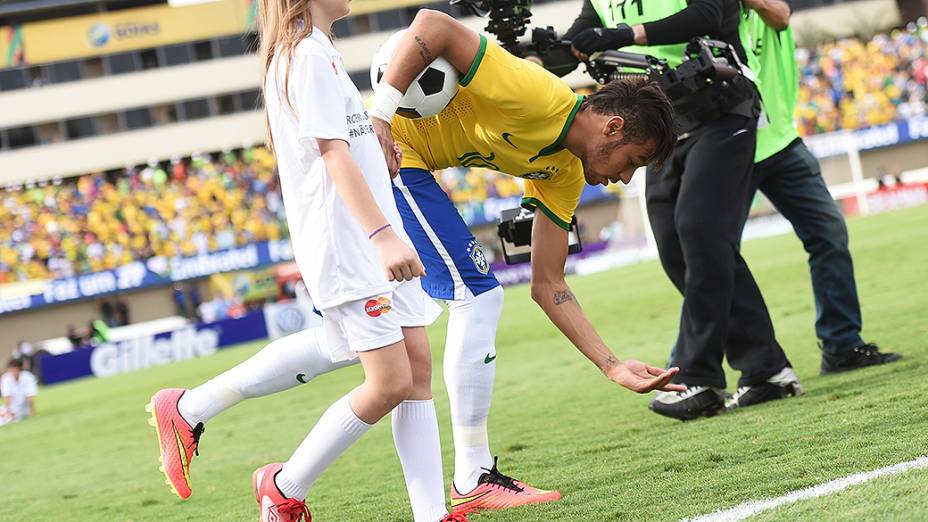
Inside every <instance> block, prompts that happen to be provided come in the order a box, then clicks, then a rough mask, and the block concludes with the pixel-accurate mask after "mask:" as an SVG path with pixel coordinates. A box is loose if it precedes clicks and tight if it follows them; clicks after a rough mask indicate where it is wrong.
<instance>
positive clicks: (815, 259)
mask: <svg viewBox="0 0 928 522" xmlns="http://www.w3.org/2000/svg"><path fill="white" fill-rule="evenodd" d="M745 6H746V7H748V8H750V9H751V11H752V12H751V13H750V15H749V16H748V17H747V18H746V20H745V22H744V23H745V24H746V25H747V27H748V32H749V33H750V35H751V47H752V51H753V53H754V55H755V56H757V59H758V62H759V65H760V69H759V70H758V71H757V73H758V77H759V78H760V81H761V85H760V90H761V93H762V94H763V97H764V102H765V109H766V114H767V117H768V120H769V124H768V125H767V126H766V127H764V128H762V129H760V130H759V131H758V133H757V152H756V154H755V155H754V161H755V162H756V163H755V165H754V175H753V176H752V179H751V181H752V183H751V187H752V188H751V192H750V198H751V199H753V196H754V193H755V191H756V190H757V189H758V188H760V190H761V192H763V193H764V195H765V196H767V199H769V200H770V202H771V203H773V205H774V206H775V207H776V208H777V210H779V211H780V213H781V214H783V217H785V218H786V219H787V220H789V222H790V224H792V225H793V230H795V232H796V235H797V236H799V239H800V240H801V241H802V244H803V246H804V247H805V249H806V252H808V253H809V272H810V274H811V276H812V292H813V294H814V295H815V308H816V314H815V316H816V319H815V333H816V335H817V336H818V338H819V339H820V340H821V349H822V366H821V370H822V373H834V372H842V371H847V370H855V369H858V368H863V367H866V366H873V365H877V364H884V363H888V362H892V361H896V360H898V359H900V358H901V356H900V355H899V354H896V353H881V352H880V350H879V347H877V345H875V344H873V343H865V342H864V341H863V339H862V338H861V337H860V329H861V322H862V321H861V316H860V302H859V301H858V299H857V285H856V283H855V281H854V265H853V261H852V260H851V252H850V250H849V249H848V245H847V241H848V238H847V226H846V225H845V223H844V216H842V215H841V211H840V210H838V206H837V205H836V204H835V201H834V199H833V198H832V197H831V193H829V192H828V187H827V186H826V185H825V180H824V179H823V178H822V171H821V169H820V168H819V165H818V161H816V159H815V157H814V156H812V153H811V152H809V149H808V148H806V145H805V143H803V141H802V139H801V138H800V137H799V133H798V132H796V127H795V125H794V122H793V114H794V113H795V109H796V92H797V87H798V84H799V81H798V78H797V77H796V75H797V69H796V47H795V44H794V43H793V32H792V29H791V28H790V27H789V19H790V15H791V5H790V2H788V1H784V0H745ZM748 201H750V199H749V200H748Z"/></svg>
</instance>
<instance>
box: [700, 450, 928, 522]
mask: <svg viewBox="0 0 928 522" xmlns="http://www.w3.org/2000/svg"><path fill="white" fill-rule="evenodd" d="M926 467H928V456H922V457H918V458H916V459H914V460H910V461H908V462H901V463H899V464H893V465H892V466H886V467H885V468H879V469H875V470H872V471H865V472H863V473H855V474H853V475H848V476H846V477H843V478H839V479H835V480H832V481H829V482H825V483H824V484H819V485H817V486H810V487H808V488H804V489H800V490H798V491H793V492H791V493H787V494H785V495H783V496H782V497H776V498H771V499H767V500H749V501H747V502H744V503H742V504H739V505H737V506H735V507H733V508H728V509H720V510H718V511H716V512H714V513H709V514H708V515H702V516H699V517H696V518H688V519H685V520H683V521H682V522H728V521H732V520H744V519H745V518H747V517H750V516H752V515H756V514H758V513H762V512H764V511H768V510H771V509H774V508H777V507H780V506H783V505H786V504H792V503H793V502H797V501H799V500H807V499H810V498H816V497H823V496H825V495H830V494H832V493H836V492H838V491H841V490H842V489H845V488H848V487H850V486H853V485H856V484H863V483H864V482H869V481H871V480H873V479H875V478H879V477H882V476H885V475H895V474H896V473H902V472H905V471H909V470H912V469H920V468H926Z"/></svg>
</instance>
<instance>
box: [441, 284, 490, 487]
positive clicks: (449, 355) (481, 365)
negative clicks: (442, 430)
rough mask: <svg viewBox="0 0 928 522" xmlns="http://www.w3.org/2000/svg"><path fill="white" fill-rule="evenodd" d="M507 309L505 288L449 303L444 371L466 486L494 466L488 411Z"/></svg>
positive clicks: (458, 475)
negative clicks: (500, 325) (500, 330)
mask: <svg viewBox="0 0 928 522" xmlns="http://www.w3.org/2000/svg"><path fill="white" fill-rule="evenodd" d="M502 309H503V289H502V287H496V288H494V289H492V290H489V291H487V292H483V293H482V294H480V295H478V296H474V295H473V294H471V293H470V291H468V292H467V297H466V299H464V300H462V301H453V302H449V303H448V311H449V315H448V336H447V340H446V342H445V359H444V375H445V384H446V386H447V388H448V398H449V400H450V402H451V426H452V432H453V434H454V484H455V486H456V487H457V489H458V491H463V492H467V491H470V490H472V489H474V488H475V487H476V486H477V480H478V478H479V477H480V475H481V474H483V473H485V472H486V470H487V469H490V468H492V467H493V458H492V457H491V455H490V447H489V440H488V435H487V417H488V416H489V413H490V403H491V400H492V397H493V380H494V377H495V374H496V328H497V324H498V323H499V317H500V314H501V313H502Z"/></svg>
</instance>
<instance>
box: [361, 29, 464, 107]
mask: <svg viewBox="0 0 928 522" xmlns="http://www.w3.org/2000/svg"><path fill="white" fill-rule="evenodd" d="M405 32H406V29H403V30H402V31H398V32H396V33H393V35H392V36H390V38H388V39H387V41H386V42H384V43H383V45H381V46H380V48H379V49H377V53H376V54H374V60H373V61H372V62H371V85H375V86H376V85H377V84H378V83H380V79H381V78H382V77H383V72H384V71H385V70H386V68H387V63H388V62H389V61H390V56H392V55H393V50H394V49H395V48H396V44H397V42H398V41H399V39H400V37H401V36H403V34H404V33H405ZM457 92H458V72H457V71H456V70H455V69H454V67H452V66H451V64H450V63H448V62H447V60H445V59H444V58H437V59H435V61H433V62H432V63H430V64H429V66H428V67H426V69H425V70H424V71H422V74H420V75H419V76H418V77H416V79H415V80H414V81H413V82H412V84H411V85H410V86H409V89H407V90H406V94H405V95H404V96H403V99H402V101H400V106H399V108H398V109H397V110H396V113H397V114H398V115H400V116H404V117H406V118H426V117H429V116H434V115H436V114H438V113H439V112H441V111H442V109H444V108H445V107H446V106H447V105H448V102H450V101H451V99H452V98H454V95H455V94H457Z"/></svg>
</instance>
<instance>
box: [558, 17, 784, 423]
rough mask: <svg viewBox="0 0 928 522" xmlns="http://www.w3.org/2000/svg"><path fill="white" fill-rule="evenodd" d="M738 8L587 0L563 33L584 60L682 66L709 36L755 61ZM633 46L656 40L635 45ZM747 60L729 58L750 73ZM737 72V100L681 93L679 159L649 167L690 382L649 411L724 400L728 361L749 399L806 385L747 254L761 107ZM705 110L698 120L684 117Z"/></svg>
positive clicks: (677, 360)
mask: <svg viewBox="0 0 928 522" xmlns="http://www.w3.org/2000/svg"><path fill="white" fill-rule="evenodd" d="M740 16H741V8H740V3H739V1H738V0H689V1H688V2H687V1H686V0H661V1H660V2H644V1H643V0H620V1H616V0H584V5H583V10H582V12H581V14H580V16H579V17H578V18H577V19H576V21H575V22H574V24H573V26H572V27H571V28H570V30H568V32H567V33H566V34H565V35H564V39H565V40H570V41H571V42H572V43H573V50H574V52H575V54H576V55H577V57H578V58H580V59H586V58H587V57H588V56H589V55H590V54H592V53H594V52H598V51H605V50H616V49H623V50H629V51H634V52H641V53H646V54H650V55H652V56H656V57H658V58H662V59H664V60H666V61H667V62H668V64H669V65H670V66H671V67H677V66H679V65H680V64H681V63H682V61H683V54H684V49H685V48H686V42H688V41H689V40H690V39H691V38H694V37H701V36H707V37H709V38H712V39H714V40H719V41H722V42H725V43H726V44H728V45H729V46H730V47H731V48H732V49H733V50H734V52H735V54H736V56H737V58H738V60H736V61H740V62H741V64H748V63H749V62H748V60H749V59H753V56H748V54H747V53H746V52H745V48H744V46H743V45H742V41H741V35H740V34H739V25H740ZM635 44H637V45H640V46H648V47H646V48H631V49H629V47H630V46H633V45H635ZM741 64H731V65H734V66H736V67H742V71H743V74H744V77H746V78H748V79H753V75H752V73H751V72H750V70H749V69H747V68H746V67H744V66H741ZM739 80H741V83H740V87H739V89H740V91H739V92H737V94H738V95H739V96H740V102H739V103H730V101H731V98H730V96H729V99H728V100H729V103H724V104H723V103H719V104H718V105H717V106H716V107H714V108H712V110H709V111H706V110H705V109H706V107H704V105H705V104H702V103H700V104H694V103H689V104H687V103H686V100H685V99H684V100H681V102H682V103H677V100H674V102H675V107H676V108H677V110H678V113H682V114H678V116H679V117H680V119H681V121H683V122H688V124H686V125H685V126H684V128H683V129H681V131H683V132H684V134H682V135H681V139H680V141H679V142H678V143H677V147H676V149H675V151H674V153H673V155H672V156H671V157H670V158H669V159H668V160H667V161H665V162H664V163H663V165H662V166H660V167H659V168H656V169H653V168H652V169H650V170H649V172H648V174H647V189H646V196H647V207H648V216H649V219H650V221H651V227H652V229H653V230H654V235H655V238H656V240H657V245H658V251H659V254H660V259H661V263H662V265H663V267H664V271H665V272H666V273H667V276H668V277H669V278H670V280H671V281H672V282H673V284H674V286H676V288H677V289H678V290H679V291H680V292H681V293H682V294H683V297H684V300H683V310H682V313H681V317H680V327H679V335H678V338H677V341H676V346H675V348H674V355H673V362H672V364H673V365H674V366H679V367H680V372H679V374H678V375H677V376H676V378H675V381H676V382H680V383H685V384H686V385H688V386H689V389H688V390H687V391H686V392H677V393H661V394H659V395H658V396H657V397H656V398H655V399H654V400H653V401H652V402H651V405H650V407H651V409H653V410H654V411H655V412H657V413H660V414H662V415H666V416H668V417H673V418H677V419H681V420H687V419H692V418H696V417H699V416H703V415H714V414H715V413H717V412H718V411H720V410H721V409H722V408H724V405H725V402H724V401H725V395H724V390H725V384H726V383H725V374H724V371H723V369H722V359H723V357H727V358H728V361H729V364H731V366H732V367H734V368H735V369H737V370H739V371H740V372H741V378H740V380H739V383H738V385H739V388H741V389H739V397H740V400H739V405H740V406H747V405H751V404H757V403H760V402H764V401H767V400H771V399H777V398H782V397H785V396H787V395H790V394H798V393H801V387H800V385H799V382H798V379H797V378H796V375H795V373H793V371H792V369H791V368H790V363H789V361H788V360H787V358H786V355H785V354H784V353H783V350H782V348H781V347H780V345H779V344H778V343H777V341H776V338H775V336H774V331H773V324H772V322H771V319H770V316H769V313H768V311H767V307H766V304H765V303H764V299H763V297H762V296H761V293H760V290H759V289H758V287H757V284H756V283H755V281H754V278H753V276H752V275H751V272H750V270H749V268H748V266H747V264H746V263H745V261H744V259H743V258H742V257H741V255H740V253H739V252H738V243H739V237H740V233H741V220H742V216H743V215H744V212H745V205H746V202H747V200H748V197H747V194H748V193H749V191H751V189H752V187H751V183H750V176H751V172H752V167H753V159H754V148H755V144H756V139H757V123H758V115H759V112H760V103H759V96H758V94H757V90H756V88H755V87H754V85H753V83H752V82H750V81H744V78H739ZM732 83H733V84H734V82H732ZM714 88H716V87H715V86H713V87H710V89H714ZM730 94H731V93H730V92H729V95H730ZM697 106H698V107H699V108H700V112H701V114H699V116H698V117H697V118H694V117H693V115H692V114H686V113H685V112H687V111H690V109H691V108H692V109H696V108H697Z"/></svg>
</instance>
